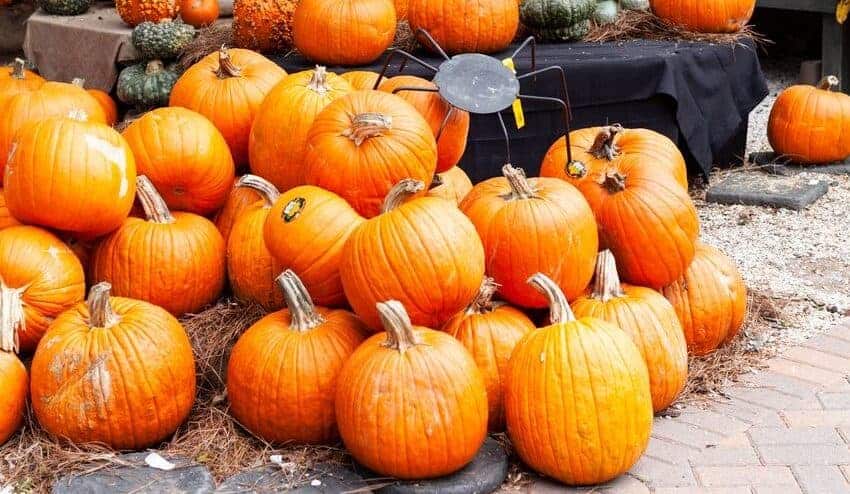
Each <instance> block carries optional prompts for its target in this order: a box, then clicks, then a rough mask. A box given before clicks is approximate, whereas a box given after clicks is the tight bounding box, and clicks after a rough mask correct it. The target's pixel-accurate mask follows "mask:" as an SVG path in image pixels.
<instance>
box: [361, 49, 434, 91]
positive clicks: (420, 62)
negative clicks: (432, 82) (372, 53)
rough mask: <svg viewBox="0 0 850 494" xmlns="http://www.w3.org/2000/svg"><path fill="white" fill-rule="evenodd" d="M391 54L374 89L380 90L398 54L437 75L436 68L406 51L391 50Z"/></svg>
mask: <svg viewBox="0 0 850 494" xmlns="http://www.w3.org/2000/svg"><path fill="white" fill-rule="evenodd" d="M389 52H390V54H389V55H387V60H386V61H385V62H384V67H383V68H382V69H381V73H380V75H379V76H378V80H377V81H375V86H374V87H373V88H372V89H378V86H379V85H380V84H381V81H382V80H383V79H384V76H385V75H386V74H387V69H389V68H390V64H391V63H392V61H393V58H394V57H395V55H396V54H399V55H401V56H402V57H404V59H405V61H406V60H413V61H414V62H416V63H418V64H419V65H421V66H423V67H425V68H426V69H428V70H431V71H432V72H434V73H435V74H436V73H437V68H436V67H434V66H433V65H431V64H430V63H428V62H426V61H424V60H422V59H420V58H418V57H416V56H414V55H411V54H410V53H408V52H406V51H404V50H399V49H398V48H390V50H389Z"/></svg>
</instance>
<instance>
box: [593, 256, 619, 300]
mask: <svg viewBox="0 0 850 494" xmlns="http://www.w3.org/2000/svg"><path fill="white" fill-rule="evenodd" d="M623 295H624V293H623V287H622V286H621V285H620V274H619V273H617V261H616V260H615V259H614V254H612V253H611V251H610V250H603V251H602V252H600V253H599V254H597V256H596V279H595V280H594V282H593V294H592V295H591V296H592V297H593V298H595V299H599V300H602V301H603V302H607V301H609V300H611V299H612V298H617V297H622V296H623Z"/></svg>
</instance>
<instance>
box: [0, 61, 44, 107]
mask: <svg viewBox="0 0 850 494" xmlns="http://www.w3.org/2000/svg"><path fill="white" fill-rule="evenodd" d="M26 65H27V62H26V60H24V59H22V58H16V59H15V61H14V62H12V65H11V66H10V67H0V101H3V99H4V98H6V97H8V96H14V95H16V94H18V93H21V92H25V91H34V90H36V89H38V88H40V87H41V85H42V84H44V83H45V82H46V81H45V80H44V78H42V77H41V76H40V75H38V74H36V73H35V72H32V71H30V70H27V69H26V68H25V67H26Z"/></svg>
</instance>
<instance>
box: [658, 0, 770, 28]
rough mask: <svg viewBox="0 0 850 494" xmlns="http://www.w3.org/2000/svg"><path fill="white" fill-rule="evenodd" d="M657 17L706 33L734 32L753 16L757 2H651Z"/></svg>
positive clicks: (663, 0) (702, 0) (688, 0)
mask: <svg viewBox="0 0 850 494" xmlns="http://www.w3.org/2000/svg"><path fill="white" fill-rule="evenodd" d="M650 4H651V5H652V11H653V12H654V13H655V15H657V16H658V17H661V18H662V19H664V20H666V21H669V22H671V23H673V24H679V25H681V26H683V27H685V29H688V30H691V31H697V32H703V33H735V32H738V31H740V30H741V28H742V27H744V25H746V24H747V22H749V20H750V17H752V16H753V10H754V9H755V7H756V0H701V1H699V2H695V1H690V0H685V1H682V0H650Z"/></svg>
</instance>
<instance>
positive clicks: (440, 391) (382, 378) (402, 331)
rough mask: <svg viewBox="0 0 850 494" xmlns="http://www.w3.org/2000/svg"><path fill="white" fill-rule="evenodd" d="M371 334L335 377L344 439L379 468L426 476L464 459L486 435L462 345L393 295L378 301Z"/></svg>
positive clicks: (478, 383)
mask: <svg viewBox="0 0 850 494" xmlns="http://www.w3.org/2000/svg"><path fill="white" fill-rule="evenodd" d="M377 312H378V313H379V314H380V317H381V321H382V324H383V327H384V328H385V330H386V333H381V334H377V335H374V336H372V337H371V338H369V339H368V340H366V341H365V342H364V343H363V344H362V345H360V347H359V348H358V349H357V350H356V351H355V352H354V354H353V355H352V356H351V358H349V359H348V361H347V362H346V363H345V366H344V367H343V369H342V372H341V373H340V375H339V378H338V381H337V387H336V389H337V392H336V420H337V424H338V426H339V433H340V436H342V441H343V442H344V443H345V447H346V448H347V449H348V450H349V451H350V452H351V455H352V456H353V457H354V458H355V459H356V460H357V461H358V462H359V463H361V464H362V465H364V466H366V467H367V468H369V469H370V470H372V471H375V472H377V473H379V474H381V475H386V476H389V477H396V478H400V479H427V478H434V477H441V476H444V475H448V474H450V473H453V472H455V471H457V470H460V469H461V468H463V467H464V466H465V465H467V464H468V463H469V462H470V461H471V460H472V459H473V457H475V454H476V453H477V452H478V449H479V448H480V447H481V445H482V444H483V443H484V440H485V439H486V437H487V392H486V389H485V385H484V380H483V378H482V377H481V372H480V371H479V370H478V368H477V367H476V365H475V361H474V360H473V359H472V356H471V355H470V354H469V352H468V351H466V349H465V348H464V347H463V345H461V344H460V343H459V342H458V341H457V340H456V339H454V338H452V337H451V336H449V335H447V334H446V333H443V332H441V331H434V330H432V329H428V328H424V327H419V326H414V325H412V324H411V322H410V319H409V318H408V317H407V313H406V312H405V310H404V306H403V305H402V304H401V303H399V302H398V301H395V300H392V301H387V302H381V303H379V304H378V306H377Z"/></svg>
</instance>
